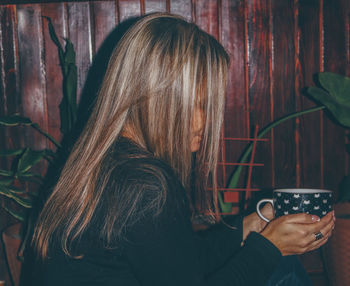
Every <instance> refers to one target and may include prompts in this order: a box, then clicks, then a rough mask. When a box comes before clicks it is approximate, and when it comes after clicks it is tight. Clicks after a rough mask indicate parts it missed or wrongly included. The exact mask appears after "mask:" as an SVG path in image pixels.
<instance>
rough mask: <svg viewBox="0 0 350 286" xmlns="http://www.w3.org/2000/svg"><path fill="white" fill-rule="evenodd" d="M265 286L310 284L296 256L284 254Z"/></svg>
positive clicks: (303, 285)
mask: <svg viewBox="0 0 350 286" xmlns="http://www.w3.org/2000/svg"><path fill="white" fill-rule="evenodd" d="M266 286H312V282H311V280H310V278H309V276H308V275H307V273H306V271H305V269H304V267H303V266H302V264H301V262H300V261H299V259H298V257H297V256H294V255H292V256H284V257H282V259H281V262H280V264H279V265H278V267H277V268H276V270H275V272H274V273H273V274H272V276H271V278H270V280H269V281H268V282H267V284H266Z"/></svg>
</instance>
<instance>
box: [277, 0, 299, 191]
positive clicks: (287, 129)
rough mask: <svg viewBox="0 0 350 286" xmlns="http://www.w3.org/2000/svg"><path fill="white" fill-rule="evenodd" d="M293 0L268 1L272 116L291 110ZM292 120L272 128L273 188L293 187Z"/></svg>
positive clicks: (294, 184) (284, 113)
mask: <svg viewBox="0 0 350 286" xmlns="http://www.w3.org/2000/svg"><path fill="white" fill-rule="evenodd" d="M293 2H294V1H293V0H286V1H278V0H274V1H272V11H273V15H274V16H273V38H274V47H273V50H274V62H273V73H272V74H273V94H274V102H273V106H275V109H274V118H279V117H282V116H284V115H286V114H289V113H293V112H294V111H295V68H294V65H295V58H294V55H295V46H294V45H295V41H294V25H295V23H294V5H293ZM294 131H295V121H294V120H289V121H287V122H284V123H283V124H282V125H280V126H279V127H276V128H275V129H274V136H275V138H274V158H275V163H274V164H275V168H274V172H275V182H274V184H275V185H276V187H293V186H296V169H295V168H296V148H295V137H294Z"/></svg>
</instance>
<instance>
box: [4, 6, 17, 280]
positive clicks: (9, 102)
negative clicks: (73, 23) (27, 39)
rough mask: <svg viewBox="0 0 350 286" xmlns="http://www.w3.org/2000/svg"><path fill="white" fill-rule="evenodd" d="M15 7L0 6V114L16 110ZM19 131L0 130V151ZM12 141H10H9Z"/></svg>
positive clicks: (6, 217) (9, 145)
mask: <svg viewBox="0 0 350 286" xmlns="http://www.w3.org/2000/svg"><path fill="white" fill-rule="evenodd" d="M16 16H17V15H16V9H15V6H1V7H0V64H1V73H0V77H1V81H0V86H1V88H0V115H8V114H12V113H15V112H19V111H20V102H21V100H20V96H19V92H18V90H19V89H18V82H19V78H18V77H19V75H18V50H17V38H16V35H17V21H16ZM18 131H19V130H18V129H17V130H13V129H11V130H8V129H6V128H0V148H16V147H19V145H20V144H21V140H20V136H18V135H19V134H18V133H19V132H18ZM9 138H13V140H9ZM9 166H10V162H9V161H8V160H6V159H5V158H1V160H0V168H4V169H5V168H6V169H8V168H9ZM5 202H6V203H8V202H9V200H7V199H6V198H4V197H3V196H0V228H1V229H2V230H3V229H4V228H5V227H7V226H9V225H11V224H13V223H15V220H14V218H13V217H12V216H10V215H9V214H8V213H7V212H6V211H5V210H4V209H2V208H1V206H3V205H4V203H5ZM4 254H5V251H4V249H3V245H2V244H1V245H0V275H1V278H2V279H4V280H5V281H6V283H7V284H10V276H9V272H8V268H7V264H6V259H5V255H4Z"/></svg>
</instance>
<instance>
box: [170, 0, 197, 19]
mask: <svg viewBox="0 0 350 286" xmlns="http://www.w3.org/2000/svg"><path fill="white" fill-rule="evenodd" d="M167 1H168V0H167ZM169 3H170V12H171V13H174V14H178V15H181V16H182V17H185V18H186V19H187V20H188V21H191V19H192V2H191V0H182V1H178V0H171V1H169Z"/></svg>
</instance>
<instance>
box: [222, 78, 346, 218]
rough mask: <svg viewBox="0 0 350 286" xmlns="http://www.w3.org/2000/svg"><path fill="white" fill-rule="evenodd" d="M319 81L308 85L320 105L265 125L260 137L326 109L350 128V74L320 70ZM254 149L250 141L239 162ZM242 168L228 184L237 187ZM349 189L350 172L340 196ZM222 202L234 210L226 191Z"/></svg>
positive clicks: (309, 91) (225, 208)
mask: <svg viewBox="0 0 350 286" xmlns="http://www.w3.org/2000/svg"><path fill="white" fill-rule="evenodd" d="M316 83H317V84H318V85H319V86H313V87H308V88H307V94H308V95H309V96H311V98H312V99H314V100H315V101H316V102H318V103H319V104H320V106H317V107H314V108H311V109H308V110H303V111H298V112H295V113H292V114H289V115H286V116H284V117H282V118H279V119H277V120H275V121H273V122H272V123H270V124H269V125H267V126H266V127H265V128H263V129H262V130H261V131H260V132H259V133H258V135H257V137H258V138H259V139H260V138H262V137H263V136H264V135H265V134H266V133H268V132H269V131H270V130H271V129H272V128H274V127H276V126H278V125H279V124H281V123H283V122H285V121H287V120H289V119H293V118H296V117H299V116H302V115H305V114H308V113H312V112H315V111H319V110H323V109H325V110H327V111H329V114H330V116H331V117H333V119H335V120H336V121H337V122H338V123H339V124H340V125H342V126H343V127H345V128H350V78H349V77H346V76H343V75H339V74H336V73H332V72H322V73H318V74H317V81H316ZM327 114H328V113H327ZM252 149H253V143H250V144H248V146H247V147H246V149H245V150H244V151H243V153H242V155H241V157H240V160H239V163H247V161H248V158H249V155H250V153H251V151H252ZM242 170H243V167H242V166H241V165H239V166H238V167H237V168H236V169H235V171H234V172H233V174H232V176H231V178H230V180H229V183H228V188H230V189H234V188H237V185H238V182H239V180H240V176H241V174H242ZM349 189H350V177H349V176H347V177H346V178H345V179H344V180H343V184H341V189H340V194H341V196H340V198H341V199H342V200H347V201H350V192H349ZM219 205H220V208H221V211H222V212H223V213H230V212H231V211H232V204H231V203H226V202H224V199H223V194H222V193H220V194H219Z"/></svg>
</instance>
